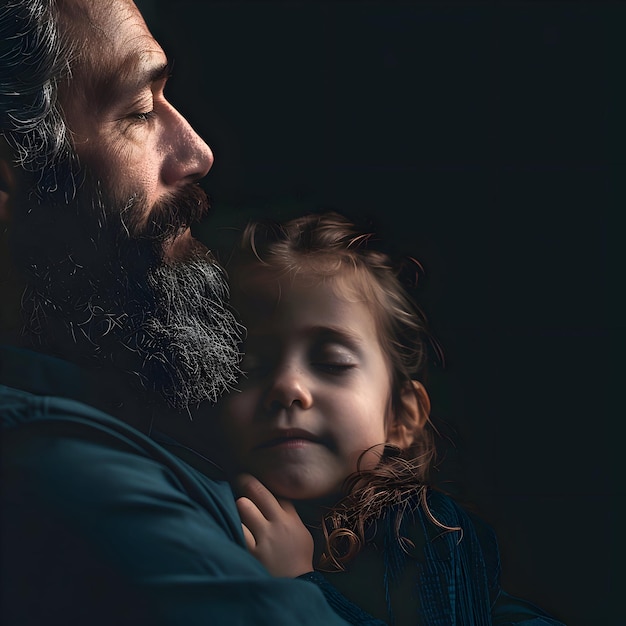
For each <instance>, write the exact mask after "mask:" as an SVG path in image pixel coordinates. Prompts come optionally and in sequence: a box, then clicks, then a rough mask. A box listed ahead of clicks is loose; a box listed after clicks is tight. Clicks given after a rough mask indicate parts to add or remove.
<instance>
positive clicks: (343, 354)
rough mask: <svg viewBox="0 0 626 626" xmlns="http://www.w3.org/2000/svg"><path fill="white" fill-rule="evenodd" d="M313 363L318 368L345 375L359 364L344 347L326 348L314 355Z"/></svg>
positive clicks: (329, 372)
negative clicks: (338, 348) (337, 348)
mask: <svg viewBox="0 0 626 626" xmlns="http://www.w3.org/2000/svg"><path fill="white" fill-rule="evenodd" d="M312 365H313V367H315V368H316V369H318V370H320V371H323V372H325V373H328V374H332V375H337V376H340V375H343V374H347V373H349V372H350V371H351V370H353V369H355V368H356V367H357V365H358V363H357V361H356V359H355V358H354V356H353V355H352V354H350V353H348V352H347V351H344V350H343V349H340V350H336V349H331V350H324V351H322V352H320V354H317V355H314V357H313V359H312Z"/></svg>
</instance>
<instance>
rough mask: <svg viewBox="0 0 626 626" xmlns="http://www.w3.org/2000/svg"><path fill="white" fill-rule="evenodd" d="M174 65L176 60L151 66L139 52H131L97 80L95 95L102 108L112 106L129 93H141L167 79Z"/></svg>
mask: <svg viewBox="0 0 626 626" xmlns="http://www.w3.org/2000/svg"><path fill="white" fill-rule="evenodd" d="M173 67H174V62H173V61H172V60H171V59H167V61H166V62H163V63H158V64H157V65H152V66H149V65H148V64H146V63H144V62H143V61H142V58H141V56H140V55H138V54H129V55H128V56H127V57H126V58H125V59H124V60H123V61H122V63H120V64H118V65H116V66H115V67H111V68H110V70H109V71H108V72H104V73H103V74H102V75H101V77H100V79H99V80H96V83H95V85H94V89H93V95H94V98H95V101H96V102H97V106H98V108H99V109H100V110H105V109H107V108H108V107H110V106H112V105H113V104H114V103H115V102H117V101H118V100H119V99H120V98H123V97H125V96H126V95H128V94H134V93H139V92H140V91H141V90H143V89H146V88H148V87H150V86H151V85H153V84H154V83H157V82H160V81H165V80H167V79H168V78H169V77H170V76H171V74H172V69H173Z"/></svg>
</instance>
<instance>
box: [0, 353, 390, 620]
mask: <svg viewBox="0 0 626 626" xmlns="http://www.w3.org/2000/svg"><path fill="white" fill-rule="evenodd" d="M91 384H92V383H91V382H90V381H89V380H88V379H87V378H85V377H84V376H83V374H82V373H81V371H80V370H79V369H78V368H76V367H75V366H74V365H72V364H69V363H67V362H64V361H60V360H58V359H55V358H53V357H49V356H45V355H41V354H37V353H34V352H28V351H21V350H15V349H2V350H1V351H0V419H1V423H2V475H1V478H2V490H1V492H0V497H1V502H0V507H1V508H0V512H1V516H2V528H1V539H2V545H1V549H0V550H1V551H0V561H1V566H2V569H1V581H2V582H1V585H2V588H1V589H2V597H1V598H0V618H1V619H0V621H1V622H2V624H4V625H6V626H9V625H13V624H15V625H17V624H20V625H22V624H24V625H27V624H28V625H31V624H32V625H34V624H37V625H38V626H42V625H44V624H45V625H46V626H49V625H53V624H63V625H66V626H67V625H73V624H81V625H85V626H94V625H100V624H102V625H104V624H106V625H107V626H119V625H126V624H128V625H130V624H132V625H134V626H139V625H142V624H146V625H148V624H149V625H151V626H152V625H154V626H157V625H164V626H165V625H167V626H169V625H174V624H176V625H178V624H180V625H181V626H195V625H198V626H200V625H203V626H206V625H220V624H228V625H229V626H230V625H235V624H242V625H244V624H260V625H262V624H267V625H268V626H269V625H271V626H276V625H282V624H284V625H285V626H293V625H294V624H305V625H306V624H311V625H320V626H321V625H323V626H326V625H328V626H333V625H337V626H339V625H344V624H346V623H347V622H350V623H355V624H376V623H379V624H380V623H381V622H376V621H375V620H373V619H372V618H370V617H369V615H367V614H365V613H363V612H362V611H360V609H358V608H357V607H356V606H354V605H352V604H351V603H349V602H348V601H347V600H345V599H344V598H343V597H342V596H340V595H339V594H338V593H337V592H335V591H334V590H333V589H332V588H331V587H329V586H328V585H326V584H325V583H324V582H323V580H320V578H321V577H316V576H315V575H313V576H307V577H304V578H303V579H302V580H298V579H287V578H273V577H271V576H270V575H269V573H268V572H267V571H266V570H265V569H264V568H263V566H262V565H261V564H260V563H258V562H257V561H256V560H255V559H254V558H253V557H252V556H251V555H250V554H249V553H248V551H247V550H246V548H245V544H244V539H243V534H242V531H241V524H240V521H239V517H238V514H237V510H236V507H235V501H234V497H233V494H232V492H231V489H230V486H229V485H228V483H226V482H225V481H223V480H220V479H219V477H217V476H210V473H211V469H210V466H209V465H208V464H207V470H206V471H199V470H198V469H196V468H194V467H192V466H191V465H189V464H188V463H186V462H185V461H183V460H182V459H181V458H178V457H177V456H176V455H175V454H173V453H172V452H170V451H168V450H167V449H166V448H165V447H164V446H163V445H161V444H159V443H157V442H155V441H154V440H152V439H151V438H149V437H148V436H146V435H144V434H142V433H141V432H139V431H138V430H136V429H134V428H131V427H130V426H128V425H127V424H125V423H124V422H122V421H120V420H118V419H116V418H114V417H112V416H111V415H109V414H107V413H104V412H102V411H99V410H97V409H95V408H93V407H92V406H90V404H89V397H90V394H91V393H92V391H91V388H90V385H91ZM331 606H332V608H331ZM340 616H342V617H340ZM344 618H345V619H344Z"/></svg>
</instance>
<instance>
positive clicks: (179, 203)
mask: <svg viewBox="0 0 626 626" xmlns="http://www.w3.org/2000/svg"><path fill="white" fill-rule="evenodd" d="M146 205H147V203H146V202H145V200H144V199H140V198H138V197H137V196H133V197H132V198H131V199H130V200H129V201H128V202H127V204H126V206H125V207H124V209H123V210H122V212H121V215H120V218H121V220H122V224H123V226H124V230H125V231H126V232H127V234H128V235H129V237H130V238H133V239H144V240H149V241H153V242H163V241H167V240H169V239H173V238H174V237H176V236H177V235H179V234H181V233H182V232H183V231H184V230H186V229H187V228H189V227H190V226H191V225H192V224H195V223H197V222H199V221H200V220H201V219H202V218H204V217H205V216H206V215H207V214H208V213H209V211H210V209H211V202H210V199H209V197H208V196H207V194H206V192H205V191H204V190H203V189H202V188H201V187H200V186H199V185H198V184H197V183H194V184H190V185H187V186H185V187H183V188H182V189H180V190H179V191H177V192H176V193H173V194H171V195H169V196H168V197H166V198H164V199H162V200H159V201H157V202H156V203H155V204H154V205H153V206H152V207H151V208H149V209H147V208H146ZM146 213H148V217H147V219H146V218H145V215H146Z"/></svg>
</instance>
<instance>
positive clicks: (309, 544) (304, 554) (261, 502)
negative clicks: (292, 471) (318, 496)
mask: <svg viewBox="0 0 626 626" xmlns="http://www.w3.org/2000/svg"><path fill="white" fill-rule="evenodd" d="M235 489H236V491H237V493H238V495H240V496H241V497H239V498H238V499H237V509H238V511H239V515H240V517H241V521H242V524H241V526H242V528H243V534H244V537H245V540H246V545H247V546H248V550H250V552H251V553H252V554H253V555H254V556H255V557H256V559H257V560H258V561H260V562H261V563H262V564H263V565H264V566H265V567H266V568H267V570H268V571H269V572H270V574H272V576H277V577H288V578H295V577H296V576H300V575H301V574H306V573H308V572H311V571H313V537H312V536H311V533H310V532H309V531H308V530H307V528H306V526H305V525H304V524H303V523H302V520H301V519H300V516H299V515H298V513H297V512H296V509H295V508H294V506H293V504H292V503H291V502H290V501H289V500H278V499H277V498H275V497H274V495H273V494H272V493H271V492H270V491H269V490H268V489H267V488H266V487H265V486H264V485H263V484H262V483H261V482H259V481H258V480H257V479H256V478H254V477H253V476H250V475H249V474H243V475H241V476H239V477H238V478H237V479H236V481H235Z"/></svg>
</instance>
